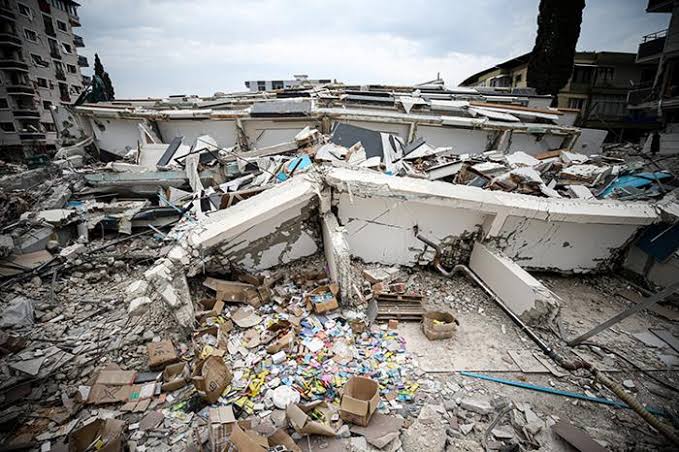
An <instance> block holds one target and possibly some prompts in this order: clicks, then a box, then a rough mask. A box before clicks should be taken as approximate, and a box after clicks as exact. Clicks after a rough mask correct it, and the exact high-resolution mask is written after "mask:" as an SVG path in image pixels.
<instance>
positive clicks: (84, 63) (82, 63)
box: [78, 55, 90, 67]
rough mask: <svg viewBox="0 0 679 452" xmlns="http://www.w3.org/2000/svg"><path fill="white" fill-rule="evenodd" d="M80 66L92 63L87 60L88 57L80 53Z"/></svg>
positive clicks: (87, 65)
mask: <svg viewBox="0 0 679 452" xmlns="http://www.w3.org/2000/svg"><path fill="white" fill-rule="evenodd" d="M78 66H80V67H90V63H89V62H88V61H87V57H85V56H82V55H78Z"/></svg>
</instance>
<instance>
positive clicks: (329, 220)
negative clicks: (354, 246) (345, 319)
mask: <svg viewBox="0 0 679 452" xmlns="http://www.w3.org/2000/svg"><path fill="white" fill-rule="evenodd" d="M321 219H322V225H321V226H322V230H323V249H324V251H325V259H326V261H327V263H328V268H329V269H330V279H331V280H332V281H333V282H335V283H337V284H338V285H339V288H340V298H341V300H342V302H343V303H344V304H346V303H347V302H348V301H349V300H350V299H351V293H352V289H351V285H352V278H351V250H350V249H349V244H348V243H347V240H346V233H345V230H344V228H343V227H341V226H340V225H339V223H338V222H337V217H335V215H334V214H333V213H332V212H327V213H326V214H324V215H323V216H322V217H321Z"/></svg>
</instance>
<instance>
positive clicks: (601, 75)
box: [596, 67, 615, 83]
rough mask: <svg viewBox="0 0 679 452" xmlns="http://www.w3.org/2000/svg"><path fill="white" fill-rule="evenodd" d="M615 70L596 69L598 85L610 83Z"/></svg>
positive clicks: (607, 68) (606, 68) (610, 68)
mask: <svg viewBox="0 0 679 452" xmlns="http://www.w3.org/2000/svg"><path fill="white" fill-rule="evenodd" d="M614 74H615V70H614V69H613V68H612V67H598V68H596V80H597V82H599V83H610V82H612V81H613V75H614Z"/></svg>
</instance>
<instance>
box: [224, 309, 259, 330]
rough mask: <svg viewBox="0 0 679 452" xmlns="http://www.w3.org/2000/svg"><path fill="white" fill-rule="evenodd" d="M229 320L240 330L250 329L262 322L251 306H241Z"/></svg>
mask: <svg viewBox="0 0 679 452" xmlns="http://www.w3.org/2000/svg"><path fill="white" fill-rule="evenodd" d="M231 319H232V320H233V322H234V323H235V324H236V325H238V326H239V327H241V328H250V327H253V326H255V325H257V324H258V323H259V322H261V321H262V318H261V317H260V316H258V315H257V313H255V310H254V308H253V307H252V306H243V307H242V308H240V309H239V310H237V311H236V312H234V313H233V315H232V316H231Z"/></svg>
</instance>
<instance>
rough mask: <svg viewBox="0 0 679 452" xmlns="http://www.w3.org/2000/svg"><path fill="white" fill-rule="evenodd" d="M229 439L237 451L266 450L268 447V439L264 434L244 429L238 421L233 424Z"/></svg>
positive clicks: (264, 451)
mask: <svg viewBox="0 0 679 452" xmlns="http://www.w3.org/2000/svg"><path fill="white" fill-rule="evenodd" d="M229 440H230V441H231V443H232V444H233V445H234V446H236V449H237V450H238V452H266V451H267V450H268V449H269V441H268V440H267V439H266V438H265V437H264V436H262V435H260V434H258V433H256V432H254V431H252V430H247V431H244V430H243V429H242V428H241V427H240V426H239V425H238V423H235V424H233V429H232V430H231V436H230V437H229Z"/></svg>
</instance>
